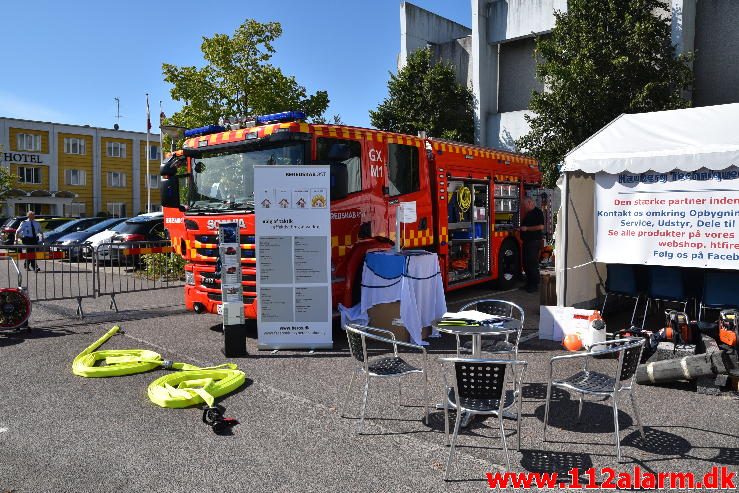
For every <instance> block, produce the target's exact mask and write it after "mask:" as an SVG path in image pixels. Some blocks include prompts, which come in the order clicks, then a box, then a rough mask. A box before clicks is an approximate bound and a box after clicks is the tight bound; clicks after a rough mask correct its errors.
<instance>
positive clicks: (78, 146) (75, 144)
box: [64, 137, 85, 155]
mask: <svg viewBox="0 0 739 493" xmlns="http://www.w3.org/2000/svg"><path fill="white" fill-rule="evenodd" d="M64 154H80V155H84V154H85V139H78V138H75V137H65V138H64Z"/></svg>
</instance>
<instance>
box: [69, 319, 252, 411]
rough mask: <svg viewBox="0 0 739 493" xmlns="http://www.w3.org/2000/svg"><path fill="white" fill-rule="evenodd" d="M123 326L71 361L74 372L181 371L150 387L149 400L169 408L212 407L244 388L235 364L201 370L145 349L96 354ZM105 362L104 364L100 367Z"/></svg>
mask: <svg viewBox="0 0 739 493" xmlns="http://www.w3.org/2000/svg"><path fill="white" fill-rule="evenodd" d="M119 330H120V327H118V326H115V327H113V328H112V329H110V330H109V331H108V332H106V333H105V335H103V336H102V337H101V338H100V339H98V340H97V341H95V342H94V343H92V344H91V345H89V346H88V347H87V348H85V350H84V351H82V352H81V353H80V354H78V355H77V357H76V358H74V361H73V362H72V373H74V374H75V375H78V376H81V377H86V378H98V377H120V376H125V375H134V374H136V373H143V372H147V371H151V370H154V369H156V368H159V367H163V368H166V369H174V370H180V371H178V372H176V373H169V374H167V375H164V376H162V377H160V378H157V379H156V380H154V381H153V382H151V384H149V388H148V391H147V393H148V395H149V399H151V401H152V402H153V403H154V404H157V405H158V406H161V407H168V408H183V407H188V406H194V405H196V404H200V403H203V402H205V403H206V404H208V406H210V407H212V406H213V404H214V403H215V399H216V398H218V397H221V396H223V395H226V394H228V393H230V392H233V391H234V390H236V389H238V388H239V387H241V385H242V384H243V383H244V382H245V381H246V374H245V373H244V372H243V371H240V370H239V369H238V367H237V366H236V365H235V364H233V363H226V364H223V365H219V366H214V367H208V368H200V367H199V366H194V365H188V364H187V363H175V362H171V361H165V360H163V359H162V356H161V355H160V354H159V353H155V352H154V351H149V350H146V349H111V350H102V351H97V348H99V347H100V346H102V345H103V344H104V343H105V342H106V341H107V340H108V339H110V338H111V337H113V336H114V335H115V334H116V333H118V331H119ZM100 361H102V362H103V363H104V365H98V363H99V362H100Z"/></svg>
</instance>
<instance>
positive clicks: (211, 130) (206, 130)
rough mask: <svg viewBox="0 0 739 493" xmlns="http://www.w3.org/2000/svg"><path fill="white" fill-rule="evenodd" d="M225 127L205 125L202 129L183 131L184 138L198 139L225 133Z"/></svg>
mask: <svg viewBox="0 0 739 493" xmlns="http://www.w3.org/2000/svg"><path fill="white" fill-rule="evenodd" d="M225 131H226V127H222V126H220V125H206V126H204V127H198V128H191V129H190V130H185V138H186V139H190V138H192V137H198V136H200V135H208V134H216V133H218V132H225Z"/></svg>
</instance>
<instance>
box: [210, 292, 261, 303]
mask: <svg viewBox="0 0 739 493" xmlns="http://www.w3.org/2000/svg"><path fill="white" fill-rule="evenodd" d="M256 298H257V297H256V296H244V304H245V305H251V304H252V303H253V302H254V300H255V299H256ZM208 299H209V300H212V301H221V293H208Z"/></svg>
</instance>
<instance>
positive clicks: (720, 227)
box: [595, 167, 739, 269]
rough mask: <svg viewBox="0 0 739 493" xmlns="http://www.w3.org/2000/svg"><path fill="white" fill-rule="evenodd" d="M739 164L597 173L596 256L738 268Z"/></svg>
mask: <svg viewBox="0 0 739 493" xmlns="http://www.w3.org/2000/svg"><path fill="white" fill-rule="evenodd" d="M737 226H739V168H737V167H730V168H727V169H725V170H723V171H712V170H707V169H701V170H698V171H691V172H683V171H670V172H667V173H657V172H647V173H641V174H631V173H621V174H618V175H612V174H607V173H598V174H596V175H595V261H596V262H604V263H620V264H647V265H668V266H679V267H704V268H706V267H707V268H715V269H739V229H738V228H737Z"/></svg>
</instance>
